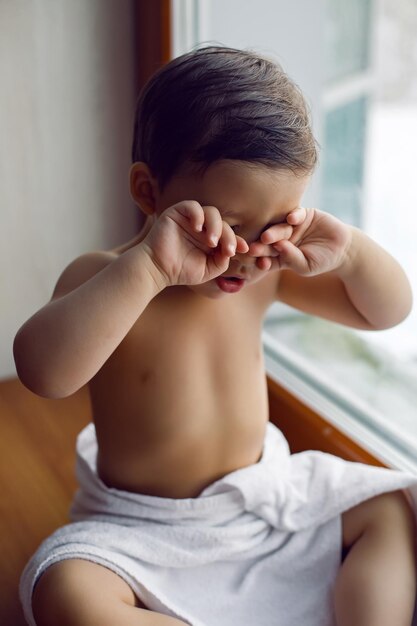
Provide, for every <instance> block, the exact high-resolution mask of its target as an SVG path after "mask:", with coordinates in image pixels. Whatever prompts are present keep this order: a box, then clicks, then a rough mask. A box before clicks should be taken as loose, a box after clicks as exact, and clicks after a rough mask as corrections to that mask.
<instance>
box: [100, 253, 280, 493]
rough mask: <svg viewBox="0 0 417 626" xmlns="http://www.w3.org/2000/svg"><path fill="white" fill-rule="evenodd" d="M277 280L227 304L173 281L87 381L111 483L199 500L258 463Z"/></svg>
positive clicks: (104, 471) (103, 471) (103, 468)
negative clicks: (268, 325)
mask: <svg viewBox="0 0 417 626" xmlns="http://www.w3.org/2000/svg"><path fill="white" fill-rule="evenodd" d="M125 249H126V248H125ZM276 281H277V275H276V273H273V274H269V275H266V276H265V278H264V279H263V280H261V281H259V282H257V283H255V284H253V285H248V286H247V287H246V288H245V289H243V290H242V291H241V292H240V293H238V294H233V295H232V296H230V297H226V298H224V299H221V300H210V299H208V298H204V297H201V296H198V295H196V294H194V293H193V292H192V291H191V290H189V289H188V288H187V287H171V288H168V289H165V290H164V291H163V292H161V293H160V294H159V295H158V296H157V297H156V298H154V299H153V300H152V301H151V302H150V304H149V305H148V307H147V308H146V310H145V311H144V313H143V314H142V315H141V317H140V318H139V319H138V321H137V322H136V324H135V325H134V326H133V328H132V329H131V330H130V332H129V333H128V334H127V335H126V337H125V339H124V340H123V341H122V343H121V344H120V345H119V347H118V348H117V349H116V350H115V352H113V354H112V355H111V357H110V358H109V359H108V360H107V362H106V363H105V365H104V366H103V367H102V368H101V370H100V371H99V372H98V373H97V374H96V376H95V377H94V378H93V379H92V380H91V381H90V383H89V388H90V395H91V402H92V411H93V418H94V421H95V424H96V430H97V438H98V442H99V450H100V452H99V460H98V467H99V474H100V477H101V478H102V480H103V481H104V482H105V483H106V484H107V485H108V486H112V487H117V488H119V489H124V490H128V491H135V492H139V493H145V494H149V495H155V496H161V497H170V498H188V497H196V496H197V495H198V494H199V493H200V492H201V491H202V490H203V489H204V488H205V487H206V486H207V485H209V484H210V483H212V482H213V481H215V480H217V479H219V478H221V477H222V476H224V475H225V474H226V473H228V472H231V471H233V470H236V469H238V468H240V467H244V466H247V465H250V464H252V463H256V462H257V461H258V459H259V457H260V455H261V452H262V444H263V438H264V431H265V425H266V422H267V420H268V401H267V391H266V380H265V372H264V365H263V357H262V345H261V325H262V320H263V316H264V314H265V311H266V309H267V307H268V306H269V304H270V303H271V302H272V301H273V299H274V292H275V289H276Z"/></svg>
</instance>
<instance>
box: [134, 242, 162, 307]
mask: <svg viewBox="0 0 417 626" xmlns="http://www.w3.org/2000/svg"><path fill="white" fill-rule="evenodd" d="M123 256H126V257H127V256H128V257H129V259H128V271H129V272H130V273H131V278H132V280H133V281H134V282H137V283H139V281H140V282H141V283H142V284H143V279H144V277H148V278H149V281H148V282H149V284H150V287H151V291H152V295H153V296H155V295H157V294H158V293H160V292H161V291H163V290H164V289H165V288H166V287H168V285H169V282H168V277H167V276H165V275H164V273H163V272H162V271H161V270H160V268H159V267H158V266H157V264H156V263H155V262H154V260H153V257H152V251H151V249H150V248H149V246H147V244H146V243H144V242H143V241H142V242H141V243H140V244H139V245H137V246H135V247H134V248H130V249H129V250H127V251H126V252H125V253H124V255H123Z"/></svg>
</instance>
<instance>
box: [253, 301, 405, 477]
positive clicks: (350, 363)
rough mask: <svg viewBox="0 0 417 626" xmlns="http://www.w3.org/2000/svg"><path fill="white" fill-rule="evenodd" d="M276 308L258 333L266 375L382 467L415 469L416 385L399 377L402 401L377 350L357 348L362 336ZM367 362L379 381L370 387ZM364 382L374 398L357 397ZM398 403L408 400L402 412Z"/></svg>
mask: <svg viewBox="0 0 417 626" xmlns="http://www.w3.org/2000/svg"><path fill="white" fill-rule="evenodd" d="M279 307H280V308H276V309H274V308H272V310H271V312H270V313H269V314H268V316H267V319H266V323H265V327H264V328H265V329H264V333H263V341H264V353H265V364H266V369H267V372H268V375H269V376H270V377H271V379H272V380H275V381H276V382H278V383H279V384H280V385H281V386H282V387H283V388H285V389H287V390H288V391H289V392H290V393H291V394H293V395H294V396H295V397H296V398H298V399H299V400H300V401H301V402H302V403H303V404H304V405H306V406H307V407H309V408H311V409H312V410H313V411H314V412H315V413H317V414H318V415H320V416H322V417H323V418H324V419H325V421H326V422H328V423H329V424H331V425H333V426H334V427H335V428H337V429H338V430H339V431H341V432H342V433H344V434H345V435H346V436H347V437H349V438H350V439H352V440H353V441H354V442H356V443H357V444H358V445H360V446H361V447H362V448H363V449H364V450H365V451H368V452H369V453H370V454H371V455H373V456H374V457H376V458H378V459H380V460H381V462H382V463H384V464H385V465H387V466H388V467H392V468H395V469H401V470H406V471H412V472H414V473H416V472H417V460H416V457H417V454H416V452H417V419H416V417H415V412H416V409H415V407H416V406H417V390H416V391H414V387H415V385H413V384H412V381H411V377H410V380H407V377H405V378H404V380H403V381H400V382H401V384H402V385H403V386H404V385H405V386H406V387H407V391H408V394H409V397H408V400H404V393H403V392H402V390H401V389H400V388H396V386H395V380H394V378H393V377H392V376H391V377H389V375H388V374H389V370H388V369H387V366H386V364H385V363H379V362H378V359H377V356H378V351H373V350H372V349H371V348H370V349H369V351H367V350H365V351H364V350H363V349H362V350H361V348H362V347H363V345H365V346H366V342H365V340H363V339H361V338H360V337H358V336H357V335H356V334H355V333H353V332H351V331H350V329H344V328H342V327H338V325H336V324H331V323H329V322H324V321H323V320H318V321H317V320H316V319H314V318H309V317H308V316H304V315H302V314H299V313H297V312H293V313H292V310H290V309H288V308H287V307H285V308H283V307H282V305H279ZM290 311H291V313H290ZM313 331H314V332H313ZM323 333H324V335H323ZM346 342H347V344H346ZM362 342H363V344H362ZM366 347H367V346H366ZM321 353H323V354H321ZM370 355H372V359H370ZM367 365H368V368H369V370H370V371H371V372H373V373H374V374H375V372H377V373H378V372H379V373H380V372H381V371H382V372H383V376H384V377H385V385H380V387H376V384H377V383H376V382H375V378H372V377H369V375H368V374H369V372H367V369H366V367H367ZM387 371H388V374H387ZM367 386H368V388H369V389H368V390H369V392H370V395H369V397H372V394H374V396H375V389H377V394H376V395H377V398H378V402H376V401H373V402H372V404H369V403H367V402H366V401H365V400H364V399H363V398H364V397H365V398H366V397H367V395H366V390H367ZM371 392H372V393H371ZM413 393H415V394H416V400H415V402H413V401H412V397H411V396H412V395H413ZM384 394H385V397H384ZM396 394H398V397H396ZM388 396H389V398H388ZM395 400H397V402H395ZM404 402H408V403H409V406H408V405H407V406H408V409H409V410H408V414H406V411H405V410H404V407H403V406H401V403H403V404H404ZM381 403H382V404H384V403H385V407H384V409H385V412H386V413H385V415H384V413H383V412H382V411H381V410H380V409H379V406H380V405H381ZM396 405H397V406H396ZM390 406H391V409H390ZM392 407H395V408H396V410H395V411H394V410H393V409H392ZM413 414H414V415H413ZM391 415H392V419H391Z"/></svg>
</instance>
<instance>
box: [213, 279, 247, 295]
mask: <svg viewBox="0 0 417 626" xmlns="http://www.w3.org/2000/svg"><path fill="white" fill-rule="evenodd" d="M216 283H217V286H218V287H219V289H221V290H222V291H224V292H225V293H236V292H238V291H240V290H241V289H242V287H243V286H244V284H245V280H244V279H243V278H239V277H238V276H219V277H218V278H216Z"/></svg>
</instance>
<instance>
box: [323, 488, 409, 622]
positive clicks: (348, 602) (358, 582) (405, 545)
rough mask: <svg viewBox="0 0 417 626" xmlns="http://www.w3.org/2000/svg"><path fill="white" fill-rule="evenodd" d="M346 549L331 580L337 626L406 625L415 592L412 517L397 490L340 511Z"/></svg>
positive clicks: (405, 501) (404, 499) (401, 494)
mask: <svg viewBox="0 0 417 626" xmlns="http://www.w3.org/2000/svg"><path fill="white" fill-rule="evenodd" d="M343 544H344V547H345V548H348V549H349V552H348V554H347V557H346V559H345V560H344V562H343V564H342V567H341V570H340V572H339V576H338V578H337V581H336V590H335V607H336V622H337V624H338V626H393V624H395V626H410V624H411V620H412V616H413V609H414V602H415V595H416V562H415V523H414V518H413V514H412V511H411V507H410V505H409V504H408V501H407V500H406V497H405V496H404V494H403V493H402V492H400V491H397V492H394V493H388V494H384V495H382V496H378V497H376V498H372V499H371V500H368V501H366V502H363V503H362V504H360V505H359V506H357V507H354V508H353V509H351V510H350V511H347V512H346V513H344V515H343Z"/></svg>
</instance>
